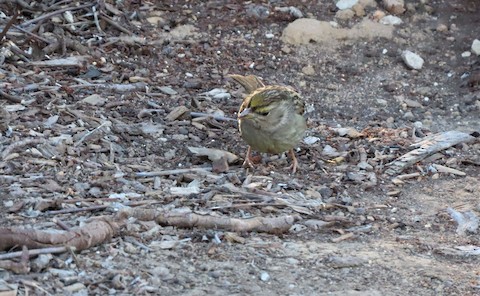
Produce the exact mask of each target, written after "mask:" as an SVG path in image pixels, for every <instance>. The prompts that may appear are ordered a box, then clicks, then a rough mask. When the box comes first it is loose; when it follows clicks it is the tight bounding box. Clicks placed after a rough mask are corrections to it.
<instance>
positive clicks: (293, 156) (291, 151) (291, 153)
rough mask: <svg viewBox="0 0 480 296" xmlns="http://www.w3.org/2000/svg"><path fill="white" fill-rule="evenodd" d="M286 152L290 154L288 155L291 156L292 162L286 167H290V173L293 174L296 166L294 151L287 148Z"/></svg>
mask: <svg viewBox="0 0 480 296" xmlns="http://www.w3.org/2000/svg"><path fill="white" fill-rule="evenodd" d="M288 153H289V154H290V157H292V164H291V165H290V166H289V167H288V168H289V169H292V174H295V172H296V171H297V168H298V161H297V158H296V157H295V152H294V151H293V149H290V150H288Z"/></svg>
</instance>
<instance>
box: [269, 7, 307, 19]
mask: <svg viewBox="0 0 480 296" xmlns="http://www.w3.org/2000/svg"><path fill="white" fill-rule="evenodd" d="M274 10H275V11H280V12H284V13H288V14H290V15H291V16H293V17H294V18H296V19H297V18H302V17H303V13H302V12H301V11H300V9H298V8H296V7H294V6H288V7H275V8H274Z"/></svg>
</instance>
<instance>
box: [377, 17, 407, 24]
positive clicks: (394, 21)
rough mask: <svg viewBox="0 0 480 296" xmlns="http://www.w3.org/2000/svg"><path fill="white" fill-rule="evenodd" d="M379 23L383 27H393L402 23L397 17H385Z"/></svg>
mask: <svg viewBox="0 0 480 296" xmlns="http://www.w3.org/2000/svg"><path fill="white" fill-rule="evenodd" d="M380 23H381V24H383V25H392V26H395V25H400V24H401V23H403V21H402V19H401V18H399V17H398V16H394V15H387V16H385V17H383V18H382V19H381V20H380Z"/></svg>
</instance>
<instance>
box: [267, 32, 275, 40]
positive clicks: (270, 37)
mask: <svg viewBox="0 0 480 296" xmlns="http://www.w3.org/2000/svg"><path fill="white" fill-rule="evenodd" d="M273 37H275V35H273V34H272V33H267V34H265V38H267V39H272V38H273Z"/></svg>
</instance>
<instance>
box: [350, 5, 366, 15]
mask: <svg viewBox="0 0 480 296" xmlns="http://www.w3.org/2000/svg"><path fill="white" fill-rule="evenodd" d="M352 10H353V11H354V12H355V15H356V16H358V17H364V16H365V8H364V7H363V5H361V4H359V3H357V4H355V5H353V7H352Z"/></svg>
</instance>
